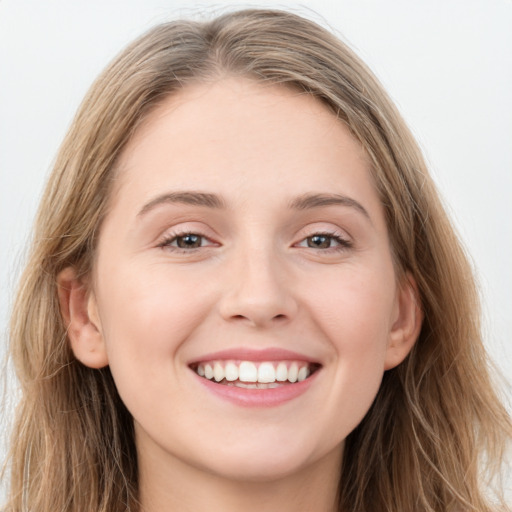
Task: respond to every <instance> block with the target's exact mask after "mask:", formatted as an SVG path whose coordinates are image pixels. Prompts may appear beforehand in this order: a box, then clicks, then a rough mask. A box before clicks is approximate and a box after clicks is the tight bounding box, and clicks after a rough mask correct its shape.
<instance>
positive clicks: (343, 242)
mask: <svg viewBox="0 0 512 512" xmlns="http://www.w3.org/2000/svg"><path fill="white" fill-rule="evenodd" d="M187 236H191V237H197V238H199V239H201V241H205V240H207V241H209V242H210V243H209V244H207V245H202V244H201V245H200V246H199V247H190V248H185V247H178V246H175V245H173V244H174V243H178V239H180V238H185V237H187ZM314 237H325V238H328V239H329V247H325V248H318V247H317V248H316V249H318V250H319V251H321V252H323V253H332V252H335V253H336V252H342V251H345V250H347V249H350V248H352V247H353V243H352V242H351V241H350V240H347V239H346V238H345V237H343V236H342V235H341V234H339V233H335V232H328V231H325V232H316V233H313V234H311V235H309V236H307V237H305V238H303V239H302V240H301V241H300V243H299V244H295V246H296V247H297V246H298V247H305V248H308V249H315V247H309V246H303V245H300V244H303V243H306V244H307V243H308V240H311V239H312V238H314ZM333 241H334V242H335V243H336V244H337V245H335V246H334V247H331V244H332V242H333ZM214 245H216V244H215V242H212V241H211V240H209V238H208V237H206V236H205V235H201V234H200V233H196V232H193V231H186V232H182V233H173V234H170V235H168V236H167V237H166V238H165V239H164V240H162V241H161V242H160V243H159V244H158V247H160V248H162V249H168V250H171V251H173V252H180V253H183V254H184V253H191V252H195V251H196V250H198V249H202V248H204V247H209V246H214Z"/></svg>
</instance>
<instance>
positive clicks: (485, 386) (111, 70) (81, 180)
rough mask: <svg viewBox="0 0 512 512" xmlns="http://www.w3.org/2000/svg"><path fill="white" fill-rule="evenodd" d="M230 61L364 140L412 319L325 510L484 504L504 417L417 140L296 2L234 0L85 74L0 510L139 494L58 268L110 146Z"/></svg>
mask: <svg viewBox="0 0 512 512" xmlns="http://www.w3.org/2000/svg"><path fill="white" fill-rule="evenodd" d="M223 75H227V76H243V77H248V78H250V79H253V80H256V81H260V82H261V81H263V82H266V83H272V84H282V85H283V86H287V87H293V88H295V89H297V90H300V91H303V92H305V93H307V94H311V95H313V96H315V97H316V98H318V99H319V101H322V102H323V103H324V104H325V105H327V106H328V107H329V108H330V109H331V110H332V112H333V113H334V114H335V115H336V116H337V117H338V118H339V120H340V122H343V123H345V124H346V125H347V126H348V127H349V129H350V130H351V132H352V133H353V135H354V136H355V137H356V138H357V139H358V140H359V141H360V142H361V143H362V144H363V146H364V148H365V150H366V152H367V153H368V155H369V157H370V159H371V161H372V164H373V169H372V171H373V175H374V180H375V183H376V185H377V188H378V191H379V194H380V197H381V200H382V204H383V206H384V209H385V214H386V219H387V225H388V230H389V234H390V239H391V243H392V248H393V252H394V257H395V262H396V267H397V270H398V271H399V272H404V271H408V272H410V273H411V274H412V275H413V276H414V278H415V280H416V282H417V284H418V289H419V297H420V300H421V306H422V309H423V312H424V315H425V321H424V324H423V327H422V331H421V334H420V337H419V339H418V342H417V343H416V345H415V347H414V349H413V351H412V352H411V354H410V355H409V356H408V358H407V359H406V360H405V361H404V362H403V363H402V364H401V365H399V366H398V367H397V368H395V369H392V370H389V371H387V372H386V373H385V375H384V379H383V382H382V386H381V388H380V391H379V393H378V396H377V398H376V400H375V402H374V403H373V405H372V407H371V409H370V411H369V412H368V414H367V415H366V417H365V418H364V420H363V421H362V423H361V424H360V425H359V426H358V427H357V428H356V429H355V430H354V431H353V432H352V433H351V434H350V435H349V437H348V438H347V440H346V446H345V452H344V461H343V467H342V477H341V481H340V486H339V504H340V505H339V506H340V511H341V510H343V511H345V512H346V511H353V512H364V511H366V512H377V511H395V512H405V511H417V512H420V511H448V510H465V511H471V510H478V511H489V510H491V509H492V506H491V505H490V504H489V502H488V500H487V497H486V492H487V486H486V485H485V482H487V479H488V478H489V479H490V478H491V477H493V475H496V474H499V471H500V463H501V461H502V458H503V451H504V449H505V444H506V442H507V440H508V439H510V436H511V432H512V427H511V423H510V418H509V417H508V415H507V413H506V411H505V409H504V408H503V406H502V405H501V404H500V401H499V400H498V398H497V396H496V394H495V392H494V390H493V386H492V383H491V382H490V378H489V362H488V360H487V356H486V354H485V351H484V348H483V344H482V340H481V334H480V325H479V318H480V312H479V303H478V302H479V301H478V293H477V290H476V288H475V284H474V279H473V275H472V270H471V267H470V265H469V264H468V260H467V257H466V256H465V254H464V251H463V249H462V248H461V244H460V243H459V241H458V239H457V236H456V234H455V233H454V230H453V228H452V226H451V224H450V222H449V220H448V218H447V215H446V213H445V210H444V208H443V206H442V204H441V202H440V200H439V197H438V194H437V192H436V189H435V187H434V184H433V182H432V180H431V178H430V177H429V174H428V171H427V169H426V166H425V163H424V160H423V157H422V155H421V152H420V150H419V149H418V146H417V144H416V142H415V141H414V139H413V137H412V136H411V133H410V131H409V130H408V128H407V127H406V125H405V123H404V121H403V120H402V118H401V117H400V115H399V114H398V112H397V110H396V109H395V107H394V106H393V104H392V102H391V101H390V100H389V98H388V96H387V95H386V94H385V92H384V91H383V89H382V87H381V85H380V84H379V83H378V82H377V80H376V79H375V77H374V76H373V74H372V73H371V72H370V71H369V70H368V69H367V68H366V66H365V65H364V64H363V63H362V62H361V61H360V60H359V59H358V58H357V57H356V56H355V55H354V54H353V52H352V51H351V50H350V49H349V48H347V46H346V45H344V44H343V43H342V42H340V41H339V40H338V39H337V38H336V37H335V36H333V35H332V34H330V33H329V32H328V31H326V30H324V29H322V28H321V27H319V26H318V25H316V24H315V23H313V22H311V21H308V20H305V19H303V18H301V17H299V16H297V15H294V14H290V13H286V12H282V11H273V10H244V11H238V12H234V13H229V14H225V15H223V16H220V17H218V18H216V19H213V20H211V21H207V22H192V21H177V22H170V23H166V24H163V25H160V26H157V27H155V28H154V29H152V30H150V31H149V32H148V33H147V34H145V35H144V36H142V37H141V38H140V39H138V40H137V41H135V42H134V43H132V44H131V45H130V46H129V47H128V48H126V49H125V50H124V51H123V52H122V53H121V54H120V55H119V56H118V57H117V58H116V59H115V60H114V61H113V62H112V63H111V64H110V65H109V66H108V68H107V69H106V70H105V71H104V72H103V74H102V75H101V76H100V77H99V78H98V79H97V81H96V82H95V84H94V85H93V87H92V88H91V90H90V91H89V93H88V94H87V96H86V98H85V99H84V101H83V104H82V106H81V108H80V109H79V111H78V113H77V115H76V118H75V120H74V122H73V124H72V126H71V128H70V130H69V133H68V134H67V136H66V138H65V140H64V142H63V145H62V147H61V149H60V152H59V155H58V157H57V160H56V163H55V167H54V170H53V173H52V175H51V177H50V179H49V182H48V185H47V187H46V191H45V193H44V197H43V199H42V202H41V206H40V209H39V213H38V216H37V221H36V225H35V234H34V241H33V246H32V250H31V252H30V257H29V261H28V264H27V267H26V270H25V272H24V274H23V276H22V278H21V281H20V285H19V292H18V295H17V298H16V301H15V305H14V309H13V315H12V323H11V328H10V340H11V348H10V350H11V356H12V359H13V361H14V364H15V369H16V373H17V376H18V379H19V382H20V386H21V392H22V398H21V402H20V404H19V407H18V410H17V416H16V423H15V426H14V430H13V437H12V445H11V451H10V458H9V469H10V474H11V491H10V495H9V503H8V505H7V507H6V511H9V512H14V511H17V512H18V511H22V510H24V511H25V510H33V511H37V512H57V511H62V512H63V511H66V512H83V511H86V510H87V511H103V512H115V511H130V512H135V511H137V510H139V505H138V482H137V458H136V452H135V445H134V434H133V425H132V419H131V416H130V414H129V413H128V411H127V410H126V409H125V407H124V405H123V403H122V402H121V400H120V398H119V396H118V394H117V391H116V388H115V385H114V382H113V380H112V377H111V374H110V371H109V369H108V367H107V368H103V369H101V370H94V369H90V368H86V367H85V366H83V365H82V364H80V363H79V362H78V361H77V360H76V359H75V358H74V356H73V354H72V352H71V350H70V347H69V343H68V340H67V336H66V326H65V325H64V323H63V320H62V317H61V315H60V311H59V304H58V299H57V286H56V276H57V274H58V273H59V271H61V270H62V269H64V268H65V267H67V266H73V267H74V268H75V269H77V270H78V272H79V273H83V274H87V273H88V272H90V270H91V268H92V266H93V259H94V252H95V246H96V241H97V240H96V239H97V233H98V231H99V227H100V225H101V223H102V219H103V218H104V217H105V215H106V214H107V204H108V199H109V195H110V191H111V188H112V187H111V184H112V183H113V181H114V179H115V167H116V165H115V164H116V160H117V159H118V157H119V155H120V153H121V152H122V151H123V148H124V147H125V146H126V144H127V142H128V141H129V140H130V137H131V136H132V134H133V133H134V132H135V131H136V130H137V127H138V126H139V125H140V123H141V122H142V120H143V119H144V118H145V117H146V116H147V115H148V113H149V112H151V111H152V110H153V109H154V108H155V107H156V106H157V105H158V104H159V103H160V102H161V101H162V100H163V99H164V98H166V97H168V96H169V95H172V94H173V92H174V91H177V90H179V89H180V88H182V87H186V86H187V84H189V83H192V82H201V81H206V80H211V79H215V78H216V77H219V76H223Z"/></svg>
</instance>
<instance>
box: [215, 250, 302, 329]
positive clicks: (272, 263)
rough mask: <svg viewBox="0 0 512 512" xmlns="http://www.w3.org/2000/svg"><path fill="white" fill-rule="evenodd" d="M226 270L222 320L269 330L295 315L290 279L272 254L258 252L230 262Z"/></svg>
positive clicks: (220, 308) (282, 264)
mask: <svg viewBox="0 0 512 512" xmlns="http://www.w3.org/2000/svg"><path fill="white" fill-rule="evenodd" d="M233 259H234V261H231V265H230V266H229V268H228V269H227V274H228V277H227V279H226V280H225V283H224V293H223V295H222V298H221V300H220V302H219V311H220V314H221V316H222V318H223V319H224V320H226V321H229V322H240V323H244V324H246V325H248V326H252V327H270V326H273V325H278V324H279V325H281V324H285V323H287V322H289V321H290V320H292V319H293V318H294V317H295V315H296V314H297V309H298V306H297V301H296V298H295V296H294V293H293V279H292V278H291V276H290V275H289V272H287V269H286V268H285V267H286V265H285V264H284V262H282V261H280V260H279V258H278V257H277V256H276V255H275V254H273V253H272V251H261V250H260V251H257V252H253V253H252V254H251V255H250V256H249V255H247V253H245V255H239V256H238V257H236V258H233Z"/></svg>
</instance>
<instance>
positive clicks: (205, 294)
mask: <svg viewBox="0 0 512 512" xmlns="http://www.w3.org/2000/svg"><path fill="white" fill-rule="evenodd" d="M102 283H103V286H102V287H101V295H100V297H101V304H100V310H101V313H102V315H101V316H102V326H103V335H104V338H105V342H106V345H107V352H108V356H109V361H110V365H111V366H115V367H119V366H122V365H125V366H130V365H135V364H136V363H139V362H140V361H149V360H153V361H154V362H155V364H158V363H163V361H169V356H172V355H174V353H175V352H176V351H177V350H178V349H179V347H180V345H181V344H182V343H183V342H184V341H185V340H186V339H187V338H188V337H189V336H190V335H191V333H192V332H193V331H194V329H195V328H196V327H197V325H198V324H200V322H201V320H202V319H203V318H204V315H205V314H206V313H207V311H208V310H209V309H210V308H211V304H212V302H214V301H213V300H212V297H211V295H212V293H211V291H210V290H208V289H206V288H205V287H202V288H201V287H196V286H194V284H193V283H190V282H189V281H188V280H187V279H186V277H185V278H184V277H183V276H180V274H179V273H177V272H173V273H171V272H169V271H166V269H165V268H163V269H162V268H156V267H155V268H154V269H153V271H152V272H148V271H145V272H144V273H142V272H140V270H139V271H137V269H135V268H128V269H126V271H123V269H120V268H118V269H117V270H116V272H115V273H113V274H110V275H105V276H104V279H103V281H102ZM118 363H122V364H121V365H120V364H118ZM167 364H168V363H167ZM136 366H137V367H138V368H142V365H140V364H136Z"/></svg>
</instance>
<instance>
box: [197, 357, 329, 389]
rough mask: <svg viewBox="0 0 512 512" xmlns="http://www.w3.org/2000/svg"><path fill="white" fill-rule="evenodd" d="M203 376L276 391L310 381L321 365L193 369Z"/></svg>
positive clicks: (214, 364) (236, 364) (219, 364)
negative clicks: (282, 387)
mask: <svg viewBox="0 0 512 512" xmlns="http://www.w3.org/2000/svg"><path fill="white" fill-rule="evenodd" d="M190 367H191V369H192V370H194V372H195V373H196V374H197V375H199V376H200V377H202V378H204V379H207V380H209V381H212V382H214V383H216V384H221V385H225V386H232V387H239V388H246V389H272V388H277V387H281V386H285V385H290V384H295V383H297V382H302V381H304V380H306V379H308V378H309V377H310V376H311V375H313V373H315V372H316V371H317V370H318V369H319V368H320V365H319V364H316V363H309V362H306V361H261V362H259V361H258V362H255V361H235V360H227V361H225V360H217V361H208V362H201V363H197V364H193V365H191V366H190Z"/></svg>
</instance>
